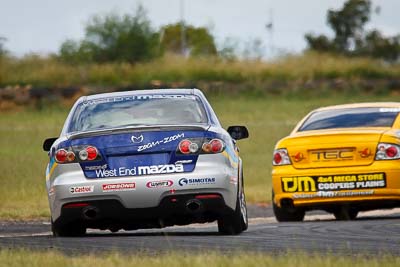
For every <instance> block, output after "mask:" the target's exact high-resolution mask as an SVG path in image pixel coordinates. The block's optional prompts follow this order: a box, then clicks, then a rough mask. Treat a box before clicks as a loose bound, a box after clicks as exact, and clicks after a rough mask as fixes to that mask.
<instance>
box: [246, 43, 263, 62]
mask: <svg viewBox="0 0 400 267" xmlns="http://www.w3.org/2000/svg"><path fill="white" fill-rule="evenodd" d="M264 51H265V46H264V44H263V42H262V40H261V39H259V38H255V39H249V40H248V41H247V42H246V43H245V46H244V49H243V53H242V54H243V58H245V59H250V60H261V59H262V57H263V55H264Z"/></svg>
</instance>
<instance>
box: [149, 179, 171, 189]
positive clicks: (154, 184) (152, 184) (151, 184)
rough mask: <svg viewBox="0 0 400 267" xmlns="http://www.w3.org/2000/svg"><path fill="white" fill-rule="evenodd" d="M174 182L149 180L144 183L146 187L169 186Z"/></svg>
mask: <svg viewBox="0 0 400 267" xmlns="http://www.w3.org/2000/svg"><path fill="white" fill-rule="evenodd" d="M173 184H174V182H173V181H171V180H164V181H150V182H148V183H147V184H146V186H147V187H148V188H159V187H171V186H172V185H173Z"/></svg>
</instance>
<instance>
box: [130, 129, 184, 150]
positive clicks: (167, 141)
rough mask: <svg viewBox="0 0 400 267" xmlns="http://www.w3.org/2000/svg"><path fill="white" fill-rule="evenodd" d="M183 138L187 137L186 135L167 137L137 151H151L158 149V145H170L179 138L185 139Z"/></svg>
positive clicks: (145, 145)
mask: <svg viewBox="0 0 400 267" xmlns="http://www.w3.org/2000/svg"><path fill="white" fill-rule="evenodd" d="M183 137H185V133H180V134H175V135H171V136H167V137H164V138H163V139H161V140H157V141H153V142H150V143H147V144H144V145H141V146H139V147H138V149H137V151H138V152H140V151H144V150H146V149H150V148H153V147H156V146H158V145H162V144H168V143H170V142H172V141H175V140H178V139H179V138H183Z"/></svg>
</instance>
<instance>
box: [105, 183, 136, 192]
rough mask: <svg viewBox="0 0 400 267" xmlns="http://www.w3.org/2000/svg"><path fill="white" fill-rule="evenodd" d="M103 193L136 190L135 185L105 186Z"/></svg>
mask: <svg viewBox="0 0 400 267" xmlns="http://www.w3.org/2000/svg"><path fill="white" fill-rule="evenodd" d="M102 187H103V192H115V191H131V190H135V189H136V184H135V183H118V184H103V186H102Z"/></svg>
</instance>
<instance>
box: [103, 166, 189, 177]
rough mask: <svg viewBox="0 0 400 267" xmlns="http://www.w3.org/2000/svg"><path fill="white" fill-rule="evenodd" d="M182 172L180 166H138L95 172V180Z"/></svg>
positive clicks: (182, 169)
mask: <svg viewBox="0 0 400 267" xmlns="http://www.w3.org/2000/svg"><path fill="white" fill-rule="evenodd" d="M176 172H184V168H183V165H182V164H166V165H151V166H139V167H133V168H125V167H120V168H116V169H110V170H104V169H101V170H96V177H97V178H107V177H121V176H139V175H149V174H164V173H176Z"/></svg>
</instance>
